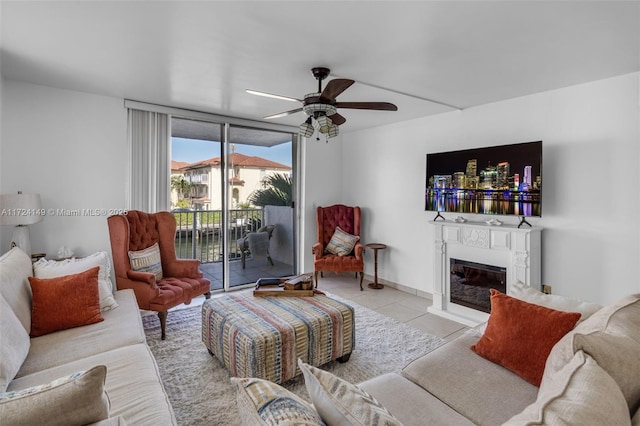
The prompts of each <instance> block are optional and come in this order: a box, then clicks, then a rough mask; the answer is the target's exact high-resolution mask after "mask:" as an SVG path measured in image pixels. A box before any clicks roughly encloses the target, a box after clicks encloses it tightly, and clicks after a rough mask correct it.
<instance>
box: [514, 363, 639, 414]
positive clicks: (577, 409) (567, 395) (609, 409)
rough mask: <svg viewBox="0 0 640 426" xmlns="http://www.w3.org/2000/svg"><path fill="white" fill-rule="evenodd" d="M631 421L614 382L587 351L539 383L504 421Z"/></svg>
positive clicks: (625, 404)
mask: <svg viewBox="0 0 640 426" xmlns="http://www.w3.org/2000/svg"><path fill="white" fill-rule="evenodd" d="M529 424H548V425H561V424H562V425H630V424H631V416H630V414H629V407H628V406H627V402H626V401H625V399H624V395H622V391H620V388H619V387H618V385H617V384H616V382H615V381H614V380H613V379H612V378H611V376H609V375H608V374H607V372H606V371H604V370H603V369H602V367H600V366H599V365H598V364H597V363H596V362H595V361H594V360H593V358H591V357H590V356H589V355H586V354H585V353H584V352H583V351H578V352H576V354H575V355H574V357H573V358H572V359H571V361H570V362H569V363H568V364H567V365H565V366H564V368H563V369H562V370H560V371H558V373H557V374H555V375H553V376H548V377H545V378H544V379H543V380H542V383H541V384H540V391H539V392H538V397H537V399H536V402H534V403H533V404H531V405H529V406H528V407H527V408H525V409H524V410H523V411H522V412H521V413H520V414H517V415H515V416H514V417H512V418H511V419H509V420H508V421H507V422H506V423H504V425H507V426H515V425H518V426H521V425H529Z"/></svg>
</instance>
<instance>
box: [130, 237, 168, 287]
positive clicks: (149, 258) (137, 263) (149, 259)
mask: <svg viewBox="0 0 640 426" xmlns="http://www.w3.org/2000/svg"><path fill="white" fill-rule="evenodd" d="M129 261H130V262H131V269H133V270H134V271H140V272H151V273H152V274H153V275H155V276H156V281H160V280H161V279H162V276H163V275H162V261H161V260H160V246H158V243H155V244H154V245H152V246H151V247H147V248H146V249H144V250H138V251H130V252H129Z"/></svg>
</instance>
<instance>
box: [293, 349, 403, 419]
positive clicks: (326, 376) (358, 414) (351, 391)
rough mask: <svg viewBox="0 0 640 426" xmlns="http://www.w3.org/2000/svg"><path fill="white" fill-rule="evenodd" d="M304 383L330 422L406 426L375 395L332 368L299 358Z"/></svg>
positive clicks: (322, 413) (313, 400) (322, 414)
mask: <svg viewBox="0 0 640 426" xmlns="http://www.w3.org/2000/svg"><path fill="white" fill-rule="evenodd" d="M298 367H300V370H302V374H303V375H304V384H305V387H306V388H307V392H309V395H310V396H311V401H312V402H313V405H314V406H315V408H316V410H317V411H318V413H320V416H321V417H322V420H324V421H325V422H326V423H327V424H329V425H362V426H375V425H385V426H394V425H396V426H402V423H400V421H399V420H397V419H396V418H395V417H393V415H392V414H391V413H390V412H389V411H388V410H387V409H386V408H385V407H383V406H382V405H381V404H380V403H379V402H378V401H377V400H376V399H375V398H374V397H372V396H371V395H369V394H368V393H367V392H365V391H363V390H362V389H360V388H359V387H358V386H356V385H354V384H351V383H349V382H347V381H345V380H342V379H341V378H339V377H337V376H334V375H333V374H331V373H329V372H328V371H324V370H321V369H319V368H316V367H313V366H311V365H308V364H305V363H304V362H302V360H298Z"/></svg>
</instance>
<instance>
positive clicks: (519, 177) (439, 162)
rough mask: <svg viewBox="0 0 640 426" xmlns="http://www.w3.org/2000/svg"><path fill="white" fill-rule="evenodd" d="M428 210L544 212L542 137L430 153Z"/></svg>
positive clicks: (426, 191) (427, 167)
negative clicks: (535, 139) (525, 140)
mask: <svg viewBox="0 0 640 426" xmlns="http://www.w3.org/2000/svg"><path fill="white" fill-rule="evenodd" d="M426 172H427V173H426V179H427V182H426V190H425V210H430V211H437V212H455V213H475V214H496V215H515V216H541V215H542V206H541V191H542V141H536V142H525V143H517V144H510V145H501V146H492V147H486V148H475V149H465V150H459V151H448V152H439V153H431V154H427V164H426Z"/></svg>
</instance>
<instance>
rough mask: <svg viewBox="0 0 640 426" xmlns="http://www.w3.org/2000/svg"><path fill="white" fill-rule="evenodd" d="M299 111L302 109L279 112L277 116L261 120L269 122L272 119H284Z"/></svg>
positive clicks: (268, 116)
mask: <svg viewBox="0 0 640 426" xmlns="http://www.w3.org/2000/svg"><path fill="white" fill-rule="evenodd" d="M300 111H302V108H296V109H292V110H290V111H285V112H279V113H278V114H273V115H267V116H266V117H262V118H263V119H264V120H270V119H272V118H280V117H286V116H287V115H291V114H295V113H296V112H300Z"/></svg>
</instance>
